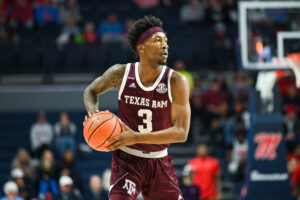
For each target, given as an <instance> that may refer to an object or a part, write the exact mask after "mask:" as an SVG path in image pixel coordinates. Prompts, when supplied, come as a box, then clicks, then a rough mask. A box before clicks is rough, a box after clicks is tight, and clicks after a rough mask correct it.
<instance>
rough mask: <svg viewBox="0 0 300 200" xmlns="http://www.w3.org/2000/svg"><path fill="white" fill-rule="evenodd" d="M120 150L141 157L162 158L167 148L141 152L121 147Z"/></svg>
mask: <svg viewBox="0 0 300 200" xmlns="http://www.w3.org/2000/svg"><path fill="white" fill-rule="evenodd" d="M120 150H122V151H124V152H126V153H128V154H130V155H133V156H137V157H142V158H162V157H165V156H167V155H168V148H166V149H164V150H162V151H155V152H143V151H140V150H136V149H132V148H129V147H121V148H120Z"/></svg>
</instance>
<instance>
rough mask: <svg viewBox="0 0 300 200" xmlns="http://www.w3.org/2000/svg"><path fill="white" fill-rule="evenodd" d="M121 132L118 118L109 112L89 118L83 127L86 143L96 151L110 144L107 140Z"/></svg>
mask: <svg viewBox="0 0 300 200" xmlns="http://www.w3.org/2000/svg"><path fill="white" fill-rule="evenodd" d="M121 132H122V128H121V124H120V122H119V118H118V117H117V116H116V115H114V114H113V113H111V112H109V111H100V112H97V113H94V114H93V115H92V116H91V117H89V118H88V119H87V120H86V122H85V124H84V127H83V135H84V139H85V141H86V143H87V144H88V145H89V146H90V147H92V148H93V149H95V150H97V151H105V150H104V149H105V148H106V147H107V146H108V145H109V144H111V143H106V141H107V140H109V139H112V138H114V137H116V136H118V135H119V134H120V133H121Z"/></svg>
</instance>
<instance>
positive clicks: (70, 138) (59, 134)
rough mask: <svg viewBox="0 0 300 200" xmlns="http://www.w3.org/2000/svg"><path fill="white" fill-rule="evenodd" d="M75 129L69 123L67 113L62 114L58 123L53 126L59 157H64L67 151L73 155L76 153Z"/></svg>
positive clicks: (72, 124) (73, 125)
mask: <svg viewBox="0 0 300 200" xmlns="http://www.w3.org/2000/svg"><path fill="white" fill-rule="evenodd" d="M76 129H77V128H76V125H75V124H74V123H73V122H71V121H70V118H69V115H68V113H67V112H62V113H61V114H60V120H59V122H57V123H56V124H55V125H54V132H55V136H56V146H57V147H58V150H59V153H60V156H61V157H63V156H64V154H65V151H66V150H67V149H70V150H71V151H72V153H73V155H74V154H75V153H76V143H75V139H74V136H75V134H76Z"/></svg>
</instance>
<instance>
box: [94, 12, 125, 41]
mask: <svg viewBox="0 0 300 200" xmlns="http://www.w3.org/2000/svg"><path fill="white" fill-rule="evenodd" d="M98 34H99V35H100V36H101V41H102V42H104V43H106V42H123V41H124V40H125V37H124V27H123V24H122V23H121V22H120V21H119V20H118V16H117V14H115V13H109V14H108V16H107V19H106V20H103V21H102V22H101V23H100V25H99V27H98Z"/></svg>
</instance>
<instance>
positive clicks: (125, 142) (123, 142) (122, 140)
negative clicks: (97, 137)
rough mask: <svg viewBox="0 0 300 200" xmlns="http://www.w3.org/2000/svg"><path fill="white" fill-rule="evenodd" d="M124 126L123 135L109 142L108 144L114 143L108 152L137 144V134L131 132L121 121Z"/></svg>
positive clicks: (108, 148)
mask: <svg viewBox="0 0 300 200" xmlns="http://www.w3.org/2000/svg"><path fill="white" fill-rule="evenodd" d="M120 123H121V126H122V133H121V134H120V135H118V136H117V137H114V138H112V139H110V140H108V141H107V143H110V142H112V144H110V145H109V146H108V147H107V148H106V150H107V151H114V150H116V149H120V148H121V147H123V146H129V145H132V144H135V143H136V132H134V131H133V130H131V129H130V128H129V127H128V126H127V125H126V124H124V122H122V121H121V120H120Z"/></svg>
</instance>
